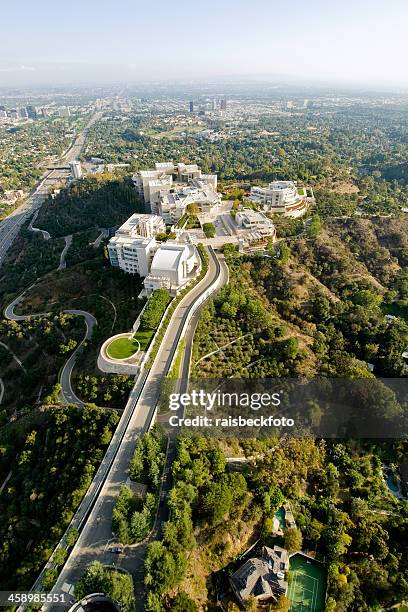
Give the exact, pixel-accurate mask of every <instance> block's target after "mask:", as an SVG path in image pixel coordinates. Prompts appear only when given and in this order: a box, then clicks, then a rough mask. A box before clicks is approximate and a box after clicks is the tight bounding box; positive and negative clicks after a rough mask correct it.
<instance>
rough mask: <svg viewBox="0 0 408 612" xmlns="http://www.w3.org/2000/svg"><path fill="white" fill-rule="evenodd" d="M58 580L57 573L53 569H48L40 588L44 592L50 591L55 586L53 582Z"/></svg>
mask: <svg viewBox="0 0 408 612" xmlns="http://www.w3.org/2000/svg"><path fill="white" fill-rule="evenodd" d="M57 578H58V572H57V570H55V569H48V570H46V571H45V572H44V577H43V579H42V586H43V588H44V589H45V590H46V591H51V589H52V587H53V586H54V584H55V581H56V580H57Z"/></svg>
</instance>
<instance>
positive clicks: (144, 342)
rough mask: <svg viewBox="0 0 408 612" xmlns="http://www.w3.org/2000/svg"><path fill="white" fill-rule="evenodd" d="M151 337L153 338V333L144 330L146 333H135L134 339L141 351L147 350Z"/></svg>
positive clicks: (139, 331) (140, 331)
mask: <svg viewBox="0 0 408 612" xmlns="http://www.w3.org/2000/svg"><path fill="white" fill-rule="evenodd" d="M153 336H154V331H152V330H146V331H144V330H138V331H137V332H136V333H135V335H134V337H135V338H136V340H139V342H140V350H141V351H145V350H146V349H147V347H148V346H149V344H150V341H151V339H152V338H153Z"/></svg>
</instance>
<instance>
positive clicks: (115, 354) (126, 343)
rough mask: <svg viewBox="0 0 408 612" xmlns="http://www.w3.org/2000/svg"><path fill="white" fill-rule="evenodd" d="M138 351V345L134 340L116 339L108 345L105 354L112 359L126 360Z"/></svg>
mask: <svg viewBox="0 0 408 612" xmlns="http://www.w3.org/2000/svg"><path fill="white" fill-rule="evenodd" d="M138 349H139V343H138V342H136V340H134V339H132V340H129V339H128V338H117V339H116V340H113V342H111V343H110V344H109V345H108V347H107V353H108V355H109V357H111V358H112V359H126V358H127V357H131V356H132V355H134V353H136V351H137V350H138Z"/></svg>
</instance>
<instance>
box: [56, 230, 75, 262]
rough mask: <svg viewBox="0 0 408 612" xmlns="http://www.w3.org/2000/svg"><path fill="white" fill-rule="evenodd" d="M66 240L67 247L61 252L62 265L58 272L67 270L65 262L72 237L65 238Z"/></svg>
mask: <svg viewBox="0 0 408 612" xmlns="http://www.w3.org/2000/svg"><path fill="white" fill-rule="evenodd" d="M64 240H65V246H64V248H63V249H62V251H61V255H60V264H59V266H58V270H65V268H66V267H67V262H66V261H65V257H66V254H67V253H68V249H69V247H70V246H71V244H72V235H70V236H65V238H64Z"/></svg>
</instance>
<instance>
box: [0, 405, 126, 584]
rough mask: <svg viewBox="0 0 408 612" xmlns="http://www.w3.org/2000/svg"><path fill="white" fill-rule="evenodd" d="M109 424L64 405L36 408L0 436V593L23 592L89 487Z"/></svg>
mask: <svg viewBox="0 0 408 612" xmlns="http://www.w3.org/2000/svg"><path fill="white" fill-rule="evenodd" d="M117 422H118V416H117V414H116V413H115V412H110V413H107V412H106V411H105V410H103V409H102V408H97V407H96V406H95V405H92V404H90V405H87V406H85V408H77V407H75V406H72V405H71V406H68V407H66V408H64V407H55V408H43V409H42V410H40V411H39V412H38V413H36V414H34V415H32V416H28V417H26V418H24V419H20V420H19V421H17V422H16V423H12V424H10V425H7V426H6V427H4V428H3V429H2V430H1V433H0V438H1V452H0V475H1V481H2V482H5V488H4V490H3V492H2V495H1V501H0V511H1V516H2V523H1V526H0V531H1V534H0V538H1V549H0V574H1V582H0V584H1V587H2V588H3V589H11V590H26V589H29V588H30V587H31V585H32V583H33V581H34V579H35V578H36V576H37V574H38V572H39V571H40V569H41V568H42V566H43V564H44V562H45V561H46V560H47V559H48V557H49V556H50V554H51V552H52V550H53V548H54V546H55V545H56V544H57V542H58V540H59V538H60V537H61V535H62V533H63V532H64V530H65V529H66V527H67V525H68V524H69V522H70V520H71V518H72V516H73V513H74V512H75V510H76V508H77V507H78V505H79V503H80V501H81V499H82V497H83V495H84V493H85V492H86V490H87V488H88V487H89V484H90V483H91V481H92V478H93V475H94V473H95V470H96V468H97V466H98V465H99V462H100V461H101V459H102V457H103V453H104V451H105V449H106V447H107V445H108V444H109V442H110V439H111V436H112V433H113V431H114V429H115V427H116V424H117ZM11 468H12V469H11ZM10 469H11V473H10Z"/></svg>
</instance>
